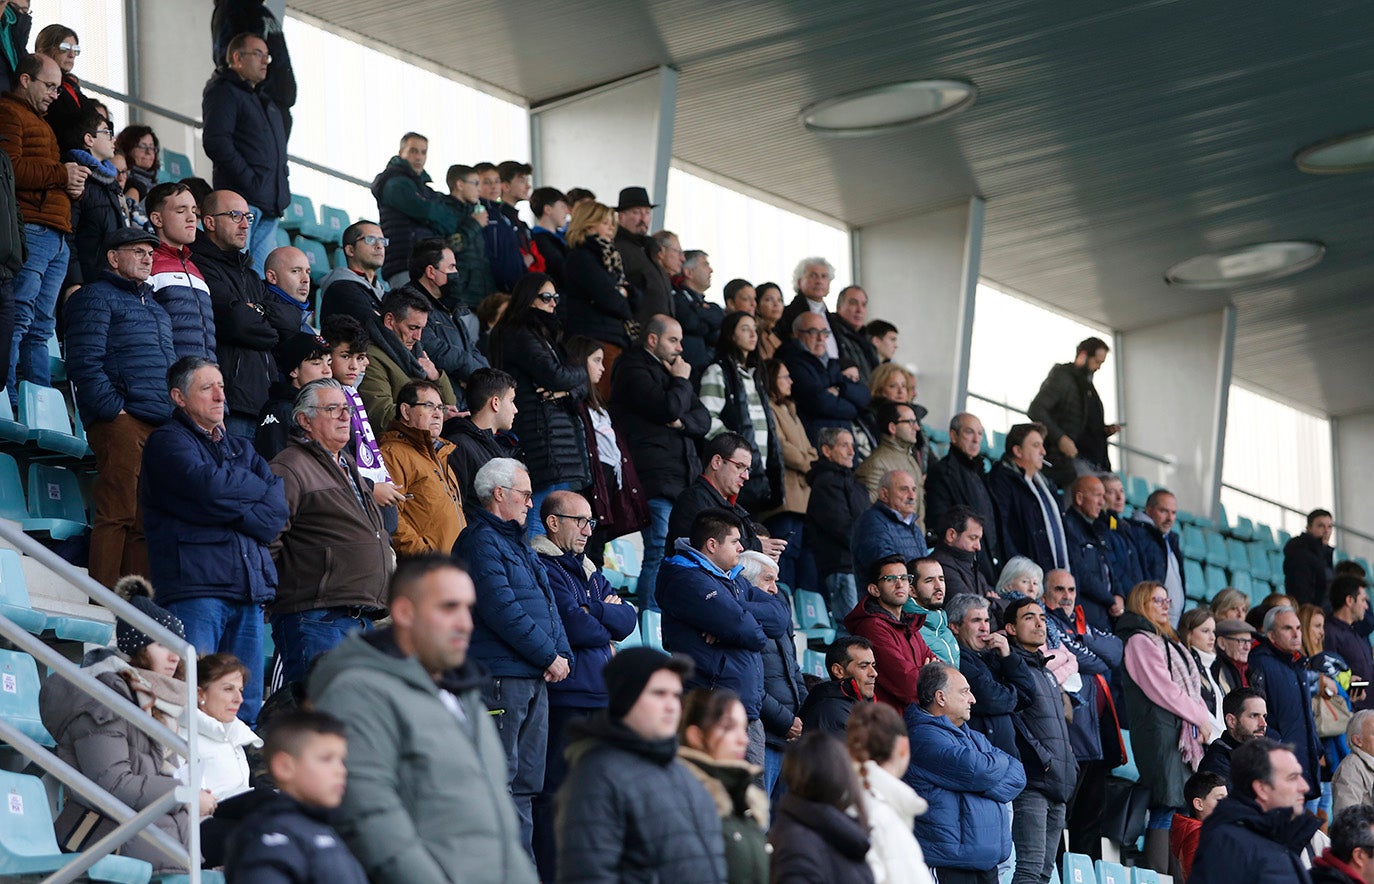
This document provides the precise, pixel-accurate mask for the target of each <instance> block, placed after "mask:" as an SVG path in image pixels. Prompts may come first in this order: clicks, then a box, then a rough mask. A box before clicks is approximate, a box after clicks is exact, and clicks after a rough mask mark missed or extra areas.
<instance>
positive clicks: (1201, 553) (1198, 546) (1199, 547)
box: [1174, 522, 1207, 562]
mask: <svg viewBox="0 0 1374 884" xmlns="http://www.w3.org/2000/svg"><path fill="white" fill-rule="evenodd" d="M1174 524H1178V523H1177V522H1175V523H1174ZM1178 546H1179V551H1180V552H1182V553H1183V557H1184V558H1186V559H1192V560H1193V561H1195V562H1204V561H1206V560H1207V538H1206V537H1204V536H1203V534H1202V529H1201V528H1199V527H1198V526H1196V525H1187V526H1185V527H1184V529H1183V535H1182V537H1181V538H1180V541H1179V544H1178Z"/></svg>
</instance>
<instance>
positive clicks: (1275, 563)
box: [1269, 549, 1283, 591]
mask: <svg viewBox="0 0 1374 884" xmlns="http://www.w3.org/2000/svg"><path fill="white" fill-rule="evenodd" d="M1269 580H1270V582H1272V583H1274V584H1275V585H1277V586H1278V588H1279V590H1280V591H1282V590H1283V553H1282V552H1280V551H1279V550H1276V549H1271V550H1269Z"/></svg>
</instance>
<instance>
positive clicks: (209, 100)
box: [201, 34, 291, 273]
mask: <svg viewBox="0 0 1374 884" xmlns="http://www.w3.org/2000/svg"><path fill="white" fill-rule="evenodd" d="M224 60H225V63H226V66H225V67H221V68H219V69H218V70H216V71H215V73H214V74H213V75H211V77H210V81H209V82H208V83H206V84H205V92H204V94H203V96H202V97H201V119H203V120H205V134H204V138H203V139H202V142H203V144H204V146H205V154H206V156H208V157H209V158H210V160H211V162H213V163H214V164H215V171H214V177H213V183H214V186H215V189H216V190H233V191H236V192H238V193H240V194H242V195H243V198H244V199H246V200H248V203H249V205H250V211H251V212H252V214H253V215H254V216H255V217H254V219H253V220H252V221H251V222H250V223H251V224H252V233H251V236H250V245H249V248H248V253H249V254H250V255H251V256H252V259H253V262H252V263H253V269H254V270H255V271H256V272H258V273H261V272H262V270H263V264H264V263H265V262H266V261H267V255H268V253H269V252H271V251H272V249H273V247H274V246H275V245H276V234H277V222H278V221H279V220H281V216H282V213H283V212H284V211H286V206H287V204H288V203H290V202H291V185H290V184H289V183H288V182H287V174H288V172H287V166H286V132H287V124H286V118H285V117H284V116H283V113H282V108H281V106H280V105H279V104H278V103H277V102H276V101H274V100H273V99H272V98H271V97H270V96H269V95H268V94H267V93H266V92H265V91H263V90H262V89H260V88H259V87H261V86H262V84H263V81H264V80H266V79H267V67H268V65H269V64H271V62H272V55H271V53H269V52H268V50H267V43H266V42H265V41H264V40H263V39H262V38H261V37H256V36H254V35H252V34H239V35H238V36H237V37H235V38H234V39H232V40H230V41H229V47H228V48H227V49H226V50H225V58H224Z"/></svg>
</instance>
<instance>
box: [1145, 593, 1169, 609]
mask: <svg viewBox="0 0 1374 884" xmlns="http://www.w3.org/2000/svg"><path fill="white" fill-rule="evenodd" d="M1150 601H1151V602H1153V603H1154V604H1156V605H1159V606H1160V607H1161V608H1167V607H1169V604H1170V602H1169V597H1168V596H1167V595H1166V596H1164V597H1163V598H1151V599H1150Z"/></svg>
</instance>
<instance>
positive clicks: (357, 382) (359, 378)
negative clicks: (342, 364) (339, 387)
mask: <svg viewBox="0 0 1374 884" xmlns="http://www.w3.org/2000/svg"><path fill="white" fill-rule="evenodd" d="M365 374H367V369H363V370H362V371H360V372H358V376H357V377H356V378H354V379H353V389H355V390H356V389H358V388H359V387H361V386H362V383H363V375H365Z"/></svg>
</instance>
